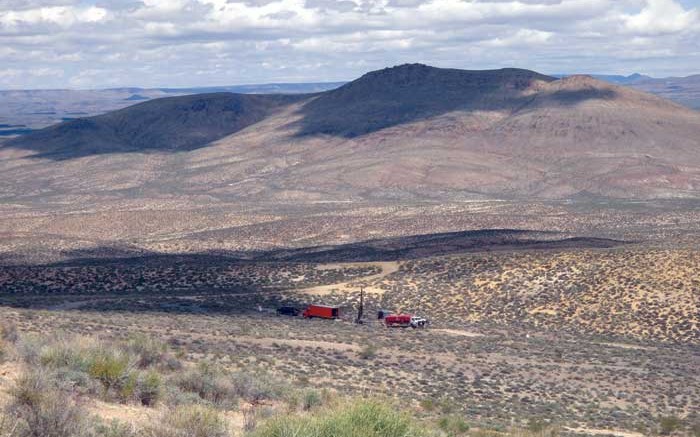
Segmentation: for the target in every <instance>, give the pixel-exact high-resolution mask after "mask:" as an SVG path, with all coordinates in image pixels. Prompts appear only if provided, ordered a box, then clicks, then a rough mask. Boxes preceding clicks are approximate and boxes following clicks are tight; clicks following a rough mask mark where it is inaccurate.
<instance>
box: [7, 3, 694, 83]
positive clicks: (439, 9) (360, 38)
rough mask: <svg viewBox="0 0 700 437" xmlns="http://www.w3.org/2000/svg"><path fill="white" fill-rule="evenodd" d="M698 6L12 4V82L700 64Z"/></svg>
mask: <svg viewBox="0 0 700 437" xmlns="http://www.w3.org/2000/svg"><path fill="white" fill-rule="evenodd" d="M690 3H691V2H686V3H685V6H684V5H683V4H682V3H681V2H680V1H678V0H97V1H94V0H90V1H89V2H87V1H84V0H43V1H42V0H0V65H1V66H2V70H0V71H2V72H3V73H1V74H2V80H1V81H0V85H2V86H3V87H12V88H19V87H27V88H29V87H31V88H36V87H65V86H73V87H101V86H115V85H141V86H156V85H158V86H191V85H214V84H220V85H223V84H234V83H244V82H245V83H251V82H269V81H289V80H339V79H350V78H353V77H355V76H357V75H359V74H362V73H364V72H366V71H367V70H370V69H374V68H382V67H385V66H387V65H395V64H399V63H403V62H426V63H430V64H434V65H438V66H447V67H462V68H497V67H503V66H520V67H524V68H531V69H536V70H539V71H543V72H551V73H554V72H574V71H575V72H609V73H629V72H632V71H635V70H641V71H642V72H644V73H651V74H687V73H694V72H699V71H700V42H699V41H700V28H699V26H700V24H699V23H700V9H699V8H698V7H693V8H691V7H690V6H689V4H690ZM29 70H32V71H59V70H60V71H61V74H60V75H43V76H37V75H31V74H25V73H24V72H26V71H29Z"/></svg>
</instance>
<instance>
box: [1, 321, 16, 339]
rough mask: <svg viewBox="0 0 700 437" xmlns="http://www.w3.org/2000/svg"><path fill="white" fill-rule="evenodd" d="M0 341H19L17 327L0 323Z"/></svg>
mask: <svg viewBox="0 0 700 437" xmlns="http://www.w3.org/2000/svg"><path fill="white" fill-rule="evenodd" d="M0 340H4V341H6V342H8V343H17V341H18V340H19V333H18V332H17V326H15V325H13V324H11V323H8V322H0Z"/></svg>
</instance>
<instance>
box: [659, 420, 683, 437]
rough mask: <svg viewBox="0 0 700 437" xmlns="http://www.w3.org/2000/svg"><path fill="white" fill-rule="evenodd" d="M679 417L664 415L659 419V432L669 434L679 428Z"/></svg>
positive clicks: (680, 423) (680, 422)
mask: <svg viewBox="0 0 700 437" xmlns="http://www.w3.org/2000/svg"><path fill="white" fill-rule="evenodd" d="M682 425H683V423H682V421H681V419H679V418H678V417H676V416H664V417H661V418H660V419H659V428H660V429H659V434H661V435H669V434H672V433H673V432H674V431H676V430H678V429H680V428H681V426H682Z"/></svg>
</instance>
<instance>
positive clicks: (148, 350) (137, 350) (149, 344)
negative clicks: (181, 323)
mask: <svg viewBox="0 0 700 437" xmlns="http://www.w3.org/2000/svg"><path fill="white" fill-rule="evenodd" d="M125 349H126V350H127V351H128V352H129V353H131V354H133V355H135V356H136V357H138V358H137V360H136V361H137V362H136V364H137V365H138V366H139V367H140V368H142V369H145V368H147V367H151V366H155V365H158V364H161V363H163V362H165V360H166V358H167V353H166V352H167V348H166V346H165V344H163V343H161V342H160V341H158V340H156V339H154V338H152V337H148V336H146V335H143V334H138V335H134V336H132V337H131V338H129V340H128V341H127V342H126V345H125Z"/></svg>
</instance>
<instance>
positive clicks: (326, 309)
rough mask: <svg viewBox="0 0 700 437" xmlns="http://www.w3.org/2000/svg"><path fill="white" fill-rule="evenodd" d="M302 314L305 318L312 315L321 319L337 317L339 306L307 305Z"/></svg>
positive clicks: (338, 315)
mask: <svg viewBox="0 0 700 437" xmlns="http://www.w3.org/2000/svg"><path fill="white" fill-rule="evenodd" d="M302 315H303V316H304V317H305V318H307V319H310V318H312V317H318V318H321V319H337V318H338V317H340V308H338V307H330V306H326V305H309V306H308V307H306V309H305V310H304V312H303V313H302Z"/></svg>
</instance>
